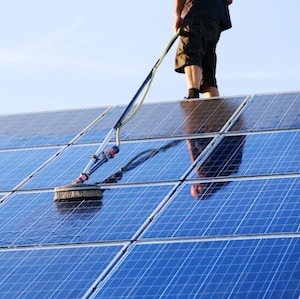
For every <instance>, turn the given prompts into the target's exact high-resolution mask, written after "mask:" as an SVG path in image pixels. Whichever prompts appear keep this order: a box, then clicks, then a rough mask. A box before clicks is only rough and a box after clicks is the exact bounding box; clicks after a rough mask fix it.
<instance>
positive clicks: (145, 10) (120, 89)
mask: <svg viewBox="0 0 300 299" xmlns="http://www.w3.org/2000/svg"><path fill="white" fill-rule="evenodd" d="M230 11H231V18H232V23H233V28H232V29H231V30H229V31H226V32H224V34H223V36H222V38H221V41H220V43H219V46H218V68H217V69H218V83H219V89H220V93H221V95H223V96H230V95H244V94H255V93H264V92H285V91H299V90H300V74H299V73H300V59H299V53H300V39H299V32H300V18H299V12H300V1H299V0H286V1H279V0H252V1H249V0H235V1H234V3H233V4H232V5H231V6H230ZM172 23H173V0H152V1H144V0H131V1H121V0H119V1H100V0H98V1H97V0H85V1H79V0H42V1H41V0H26V1H22V0H9V1H4V0H2V1H1V10H0V99H1V110H0V114H11V113H23V112H34V111H48V110H61V109H72V108H84V107H99V106H106V105H119V104H127V103H128V102H129V101H130V100H131V98H132V96H133V95H134V93H135V92H136V90H137V89H138V87H139V86H140V84H141V83H142V82H143V80H144V79H145V77H146V75H147V74H148V73H149V71H150V69H151V68H152V66H153V65H154V63H155V62H156V60H157V59H158V57H159V56H160V55H161V52H162V50H163V49H164V47H165V46H166V44H167V42H168V41H169V39H170V38H171V37H172V36H173V26H172ZM176 45H177V42H176V44H175V45H174V46H173V48H172V49H171V51H170V52H169V54H168V56H167V57H166V59H165V60H164V62H163V63H162V65H161V66H160V68H159V69H158V71H157V74H156V77H155V80H154V83H153V85H152V87H151V90H150V92H149V94H148V97H147V98H146V102H148V103H151V102H161V101H173V100H179V99H182V98H183V97H184V96H185V95H186V84H185V78H184V76H183V75H179V74H176V73H175V72H174V71H173V63H174V52H175V48H176Z"/></svg>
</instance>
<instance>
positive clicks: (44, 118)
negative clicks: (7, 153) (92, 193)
mask: <svg viewBox="0 0 300 299" xmlns="http://www.w3.org/2000/svg"><path fill="white" fill-rule="evenodd" d="M106 110H107V108H95V109H80V110H70V111H56V112H40V113H32V114H16V115H0V148H16V147H32V146H43V145H46V146H48V145H57V144H64V143H68V142H70V141H71V140H72V139H73V138H74V137H75V136H77V135H78V134H79V133H80V132H81V131H83V130H84V129H86V127H87V126H88V125H90V123H92V122H93V121H94V120H96V119H97V118H98V117H100V116H101V115H102V114H103V113H104V112H105V111H106Z"/></svg>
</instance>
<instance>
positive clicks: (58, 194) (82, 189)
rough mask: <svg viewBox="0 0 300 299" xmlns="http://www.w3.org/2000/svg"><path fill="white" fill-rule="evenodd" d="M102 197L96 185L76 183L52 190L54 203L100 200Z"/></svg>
mask: <svg viewBox="0 0 300 299" xmlns="http://www.w3.org/2000/svg"><path fill="white" fill-rule="evenodd" d="M102 197H103V195H102V192H101V189H100V187H99V186H97V185H87V184H82V183H78V184H71V185H65V186H61V187H56V188H54V200H55V201H80V200H100V199H101V198H102Z"/></svg>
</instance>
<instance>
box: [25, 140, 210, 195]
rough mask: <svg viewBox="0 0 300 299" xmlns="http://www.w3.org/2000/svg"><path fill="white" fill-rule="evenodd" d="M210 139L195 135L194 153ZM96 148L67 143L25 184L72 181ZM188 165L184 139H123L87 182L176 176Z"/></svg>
mask: <svg viewBox="0 0 300 299" xmlns="http://www.w3.org/2000/svg"><path fill="white" fill-rule="evenodd" d="M210 140H211V138H201V139H198V141H197V144H198V148H197V154H196V155H200V154H201V152H202V151H203V150H204V149H205V147H206V146H207V145H208V144H209V141H210ZM110 146H111V145H109V146H108V148H109V147H110ZM96 149H97V146H74V147H71V148H70V149H68V150H67V151H66V152H64V153H63V154H62V155H61V156H60V157H59V158H58V159H56V160H55V161H53V163H51V164H50V165H49V167H47V168H45V169H44V170H43V171H41V172H40V173H39V174H38V175H37V176H36V177H35V178H33V179H32V180H31V181H30V182H29V183H28V184H27V185H26V186H25V188H26V189H29V188H46V187H55V186H59V185H62V184H63V185H65V184H68V183H70V182H72V181H73V180H74V179H75V178H76V177H77V176H78V175H79V174H80V171H82V170H83V168H84V167H85V166H86V164H87V162H88V161H89V159H90V157H91V155H92V154H93V153H94V152H95V151H96ZM191 165H192V161H191V158H190V152H189V148H188V146H187V143H186V140H180V139H176V140H169V141H148V142H130V143H123V144H122V145H121V150H120V152H119V153H118V154H117V155H116V157H115V158H114V159H111V160H109V161H108V162H107V163H105V164H103V165H102V166H101V168H100V169H99V170H98V171H96V172H95V173H94V174H92V176H91V178H90V182H93V183H95V182H107V183H118V182H119V183H128V182H130V183H133V182H150V181H151V182H153V181H167V180H178V179H180V178H181V176H183V174H184V173H185V172H186V171H187V170H188V169H189V168H190V167H191Z"/></svg>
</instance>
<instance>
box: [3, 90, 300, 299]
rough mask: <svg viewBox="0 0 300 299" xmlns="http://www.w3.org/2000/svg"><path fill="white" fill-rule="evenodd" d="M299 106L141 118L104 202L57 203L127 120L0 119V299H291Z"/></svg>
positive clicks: (179, 109)
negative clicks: (58, 191) (57, 191)
mask: <svg viewBox="0 0 300 299" xmlns="http://www.w3.org/2000/svg"><path fill="white" fill-rule="evenodd" d="M299 105H300V93H299V92H291V93H279V94H261V95H254V96H253V97H251V96H244V97H242V96H241V97H229V98H220V99H211V100H195V101H193V100H189V101H181V102H168V103H156V104H153V103H152V104H144V106H143V107H142V108H141V110H140V111H139V112H138V113H137V115H136V116H135V117H134V118H133V119H132V120H131V121H130V122H129V123H128V124H126V125H125V126H124V128H122V130H121V151H120V153H119V154H118V155H117V156H116V158H115V159H112V160H110V161H108V162H107V163H105V164H104V165H103V166H101V167H100V168H99V169H98V170H97V171H96V172H95V173H94V174H93V175H92V177H91V178H90V182H91V183H95V184H99V185H101V188H102V191H103V199H102V200H101V201H100V200H94V201H81V202H59V203H55V202H54V201H53V188H54V187H56V186H61V185H65V184H69V183H70V182H71V181H72V180H73V179H74V178H75V177H77V176H78V174H79V172H80V171H81V170H82V169H83V167H84V166H85V165H86V163H87V161H88V160H89V158H90V156H91V155H92V154H93V153H94V152H95V151H96V150H97V148H98V145H99V142H101V141H102V140H103V139H104V138H105V136H106V134H107V132H108V131H109V130H110V128H111V127H112V126H113V125H114V123H115V121H116V120H117V119H118V117H119V116H120V114H121V113H122V111H123V109H124V107H122V106H117V107H114V108H112V109H108V108H96V109H86V110H80V111H78V110H74V111H72V110H70V111H58V112H51V113H47V114H45V113H37V114H24V115H9V116H0V125H1V126H0V128H1V129H0V136H1V139H0V167H1V170H2V172H1V178H0V220H1V231H0V279H1V284H0V296H1V298H298V296H299V295H300V279H299V277H300V270H299V269H300V262H299V255H300V238H299V237H300V201H299V194H300V174H299V173H300V151H299V144H300V117H299V111H300V109H299ZM41 120H43V121H41ZM24 124H25V125H24ZM111 142H113V140H111Z"/></svg>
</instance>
